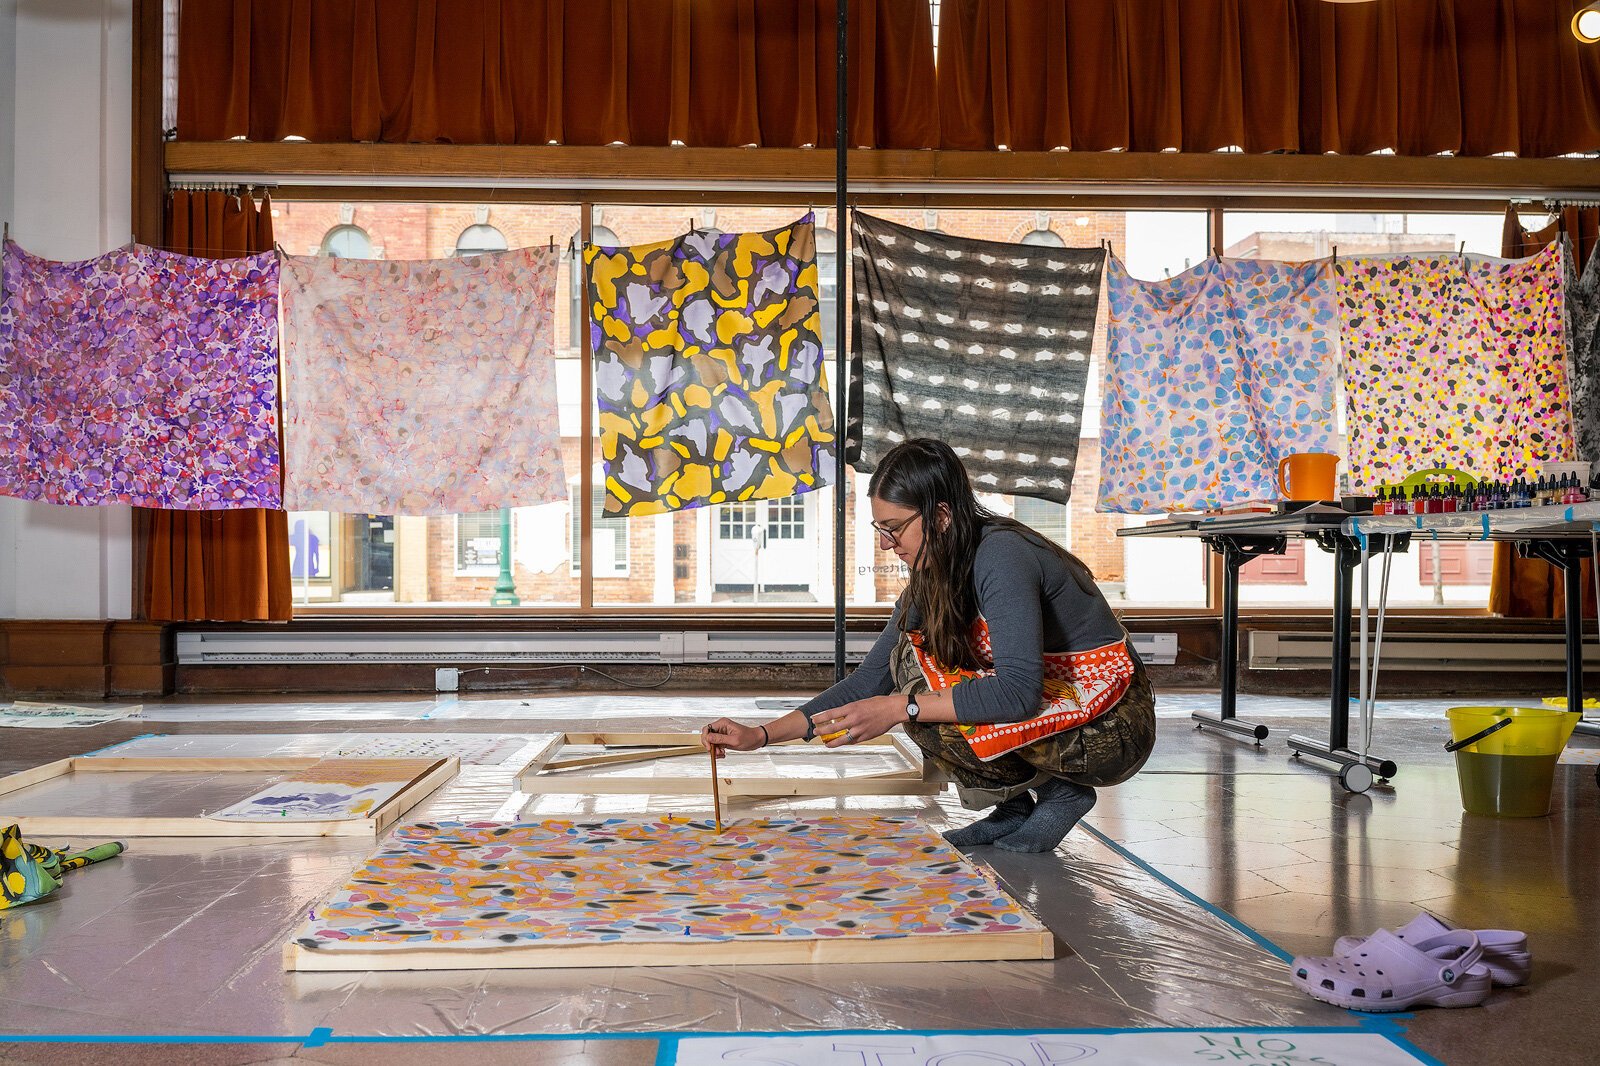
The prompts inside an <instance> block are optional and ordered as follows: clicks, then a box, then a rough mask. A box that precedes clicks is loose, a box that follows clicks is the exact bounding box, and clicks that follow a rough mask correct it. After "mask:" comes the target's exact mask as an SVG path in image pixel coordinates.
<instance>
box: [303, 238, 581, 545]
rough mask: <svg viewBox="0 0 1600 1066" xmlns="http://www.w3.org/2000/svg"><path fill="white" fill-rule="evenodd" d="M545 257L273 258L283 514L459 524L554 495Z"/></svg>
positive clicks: (549, 274)
mask: <svg viewBox="0 0 1600 1066" xmlns="http://www.w3.org/2000/svg"><path fill="white" fill-rule="evenodd" d="M559 261H560V252H559V251H557V250H554V249H549V248H517V249H513V250H511V251H507V252H489V253H485V254H482V255H468V256H462V257H461V258H459V259H432V260H418V261H414V262H404V261H402V262H385V261H378V260H366V259H326V258H320V257H308V256H293V255H286V256H284V257H283V328H284V343H283V365H284V422H285V425H286V429H285V432H286V435H287V440H286V441H285V451H286V458H287V471H286V478H285V499H286V504H285V506H286V507H288V508H289V509H290V510H307V511H320V510H327V511H344V512H349V513H357V514H360V513H366V514H407V515H430V514H465V513H472V512H477V511H490V510H495V509H497V508H500V507H530V506H534V505H536V504H541V503H549V502H551V501H553V500H563V499H565V498H566V497H567V482H566V473H565V470H564V468H563V466H562V462H561V428H560V423H559V421H558V418H557V409H556V376H555V353H554V340H555V320H554V317H553V310H554V299H555V281H556V269H557V266H558V264H559Z"/></svg>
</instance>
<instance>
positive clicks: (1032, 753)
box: [890, 636, 1156, 810]
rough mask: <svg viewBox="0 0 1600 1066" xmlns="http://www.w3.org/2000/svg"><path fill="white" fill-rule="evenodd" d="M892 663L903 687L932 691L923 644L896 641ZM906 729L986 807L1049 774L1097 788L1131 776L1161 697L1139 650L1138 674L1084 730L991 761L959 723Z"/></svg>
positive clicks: (968, 800) (1144, 751)
mask: <svg viewBox="0 0 1600 1066" xmlns="http://www.w3.org/2000/svg"><path fill="white" fill-rule="evenodd" d="M890 670H891V671H892V673H893V677H894V684H895V690H896V691H897V692H903V693H905V694H907V695H913V696H914V695H920V694H922V693H924V692H927V691H929V688H928V683H927V681H926V679H924V678H923V676H922V670H921V669H920V668H919V667H918V666H917V659H916V651H915V649H914V648H913V647H912V645H911V642H910V641H909V640H907V639H906V638H905V637H904V636H902V637H901V638H900V643H899V645H898V646H897V647H896V648H895V652H894V657H893V659H892V660H891V662H890ZM905 730H906V736H908V737H910V738H911V740H912V741H914V742H915V743H916V745H917V747H919V748H921V749H922V752H923V754H924V755H925V756H926V757H927V758H929V759H932V760H933V761H934V762H935V763H937V764H938V765H939V766H940V767H942V768H943V769H944V770H945V772H947V773H948V774H949V775H950V776H951V777H952V778H954V779H955V782H956V786H957V790H958V791H959V792H960V794H961V802H962V803H963V804H964V805H965V806H967V807H970V808H973V809H975V810H981V809H983V808H984V807H991V806H993V805H994V804H996V803H999V802H1001V801H1003V800H1006V799H1010V798H1011V797H1012V796H1015V795H1017V794H1019V793H1021V792H1025V791H1027V790H1028V789H1029V788H1032V787H1034V786H1036V785H1037V784H1038V783H1039V782H1040V781H1041V780H1043V779H1044V778H1046V777H1060V778H1065V779H1066V780H1068V781H1071V782H1073V783H1074V784H1079V785H1088V786H1090V787H1099V786H1104V785H1116V784H1120V783H1121V782H1123V781H1126V780H1127V779H1128V778H1130V777H1132V776H1133V775H1134V774H1136V773H1138V772H1139V768H1140V767H1142V766H1143V765H1144V764H1145V760H1146V759H1148V758H1149V757H1150V752H1151V749H1153V748H1154V747H1155V742H1156V700H1155V693H1154V692H1153V691H1152V690H1151V688H1150V678H1149V677H1148V675H1146V673H1145V669H1144V664H1143V663H1141V662H1140V661H1139V658H1138V656H1137V655H1135V656H1134V673H1133V680H1132V681H1131V682H1130V683H1129V684H1128V691H1127V693H1126V694H1124V695H1123V697H1122V699H1121V700H1119V701H1117V703H1116V705H1115V706H1113V707H1112V708H1111V709H1110V710H1108V711H1106V712H1105V713H1104V714H1102V715H1101V716H1100V717H1098V718H1096V719H1094V721H1092V722H1086V723H1084V724H1083V725H1081V726H1079V727H1077V728H1076V729H1068V730H1065V731H1063V732H1060V733H1057V734H1055V735H1054V736H1049V737H1045V738H1044V739H1043V740H1038V741H1035V742H1034V743H1032V744H1029V745H1027V746H1026V747H1022V748H1018V749H1017V750H1016V751H1013V752H1008V753H1007V754H1005V755H1002V756H1000V757H999V758H998V759H993V760H991V761H989V762H984V761H982V760H981V759H979V758H978V757H977V756H976V755H974V754H973V752H972V746H971V745H970V744H968V743H967V740H966V738H965V737H963V736H962V735H961V731H960V730H959V729H958V728H956V726H955V725H954V724H951V723H947V722H939V723H933V722H929V723H926V724H923V723H908V724H907V725H906V727H905Z"/></svg>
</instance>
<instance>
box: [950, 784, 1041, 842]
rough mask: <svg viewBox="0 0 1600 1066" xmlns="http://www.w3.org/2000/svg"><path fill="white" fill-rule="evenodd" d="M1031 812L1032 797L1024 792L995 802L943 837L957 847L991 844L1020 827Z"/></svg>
mask: <svg viewBox="0 0 1600 1066" xmlns="http://www.w3.org/2000/svg"><path fill="white" fill-rule="evenodd" d="M1032 812H1033V797H1032V796H1030V795H1028V794H1027V793H1026V792H1024V793H1022V794H1021V795H1020V796H1013V797H1011V798H1010V799H1008V800H1004V801H1003V802H1001V803H999V804H997V805H996V806H995V809H994V810H992V811H990V812H989V813H988V814H987V815H986V816H984V817H983V818H980V819H978V820H977V821H976V822H973V823H972V824H971V825H965V826H962V827H961V828H960V829H952V830H950V831H949V832H948V833H946V834H945V835H944V838H945V839H946V840H948V841H949V842H950V843H952V844H954V845H955V846H956V847H958V848H970V847H974V846H976V845H978V844H993V843H994V842H995V841H996V840H999V839H1000V838H1001V837H1003V836H1005V835H1006V834H1008V833H1013V832H1015V831H1016V830H1018V829H1021V828H1022V824H1023V823H1024V822H1026V821H1027V820H1028V815H1029V814H1031V813H1032Z"/></svg>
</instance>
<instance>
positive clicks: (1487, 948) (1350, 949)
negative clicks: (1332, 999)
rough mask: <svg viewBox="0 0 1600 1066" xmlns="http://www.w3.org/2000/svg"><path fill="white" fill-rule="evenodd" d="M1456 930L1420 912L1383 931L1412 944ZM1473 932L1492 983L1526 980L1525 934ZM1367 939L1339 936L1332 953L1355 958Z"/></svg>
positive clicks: (1530, 962)
mask: <svg viewBox="0 0 1600 1066" xmlns="http://www.w3.org/2000/svg"><path fill="white" fill-rule="evenodd" d="M1459 928H1460V926H1456V925H1451V924H1450V923H1449V922H1447V921H1445V920H1444V919H1442V918H1437V917H1435V916H1434V915H1432V914H1429V913H1428V912H1427V911H1423V912H1422V913H1421V914H1419V915H1417V916H1416V917H1415V918H1413V919H1411V920H1410V921H1409V922H1407V923H1406V924H1405V925H1402V926H1401V927H1400V928H1398V929H1394V930H1385V931H1386V932H1392V933H1393V934H1394V936H1395V938H1396V939H1398V940H1404V941H1405V942H1406V943H1408V944H1415V943H1416V942H1417V941H1419V940H1425V939H1427V938H1428V937H1432V936H1438V935H1439V934H1440V933H1448V932H1450V931H1452V930H1455V929H1459ZM1472 933H1473V935H1474V936H1476V937H1477V938H1478V943H1479V944H1481V945H1483V964H1484V966H1486V967H1488V969H1489V976H1490V977H1491V978H1493V979H1494V983H1495V984H1497V985H1503V986H1505V987H1508V988H1509V987H1511V986H1513V985H1520V984H1523V983H1525V982H1526V981H1527V980H1528V972H1529V971H1530V970H1531V969H1532V968H1533V957H1532V956H1531V955H1529V954H1528V934H1527V933H1521V932H1518V931H1517V930H1515V929H1474V930H1472ZM1367 939H1368V938H1367V937H1364V936H1342V937H1340V938H1339V939H1338V940H1335V941H1334V942H1333V953H1334V954H1335V955H1346V956H1348V955H1354V954H1356V953H1358V952H1359V951H1360V950H1361V946H1362V945H1363V944H1365V943H1366V942H1367Z"/></svg>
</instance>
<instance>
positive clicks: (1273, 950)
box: [1079, 822, 1294, 962]
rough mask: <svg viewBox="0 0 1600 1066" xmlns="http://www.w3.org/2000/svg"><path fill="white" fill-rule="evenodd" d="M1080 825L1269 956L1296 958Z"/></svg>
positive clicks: (1124, 849) (1119, 846)
mask: <svg viewBox="0 0 1600 1066" xmlns="http://www.w3.org/2000/svg"><path fill="white" fill-rule="evenodd" d="M1079 824H1080V825H1082V826H1083V827H1084V828H1085V829H1087V830H1088V831H1089V832H1090V833H1091V834H1092V835H1093V836H1094V838H1095V839H1096V840H1098V841H1100V843H1102V844H1104V845H1105V846H1106V847H1108V848H1110V849H1111V850H1112V851H1114V852H1116V853H1117V854H1118V855H1121V856H1122V857H1123V858H1124V859H1127V860H1128V861H1129V862H1131V863H1133V864H1134V865H1135V866H1137V867H1138V868H1139V869H1141V870H1143V871H1144V872H1145V873H1147V874H1149V875H1150V876H1151V877H1154V878H1155V879H1156V880H1157V881H1160V882H1161V883H1162V884H1164V885H1166V886H1167V887H1168V888H1170V889H1172V890H1173V891H1174V892H1176V893H1178V895H1180V896H1182V897H1183V898H1184V899H1187V900H1188V901H1189V902H1191V903H1193V904H1195V905H1196V906H1198V907H1200V908H1201V909H1202V910H1205V911H1207V912H1208V913H1210V914H1211V915H1212V916H1213V917H1214V918H1216V919H1217V920H1218V921H1220V922H1222V923H1223V924H1224V925H1226V926H1228V927H1230V928H1232V929H1233V930H1234V931H1235V932H1238V933H1240V934H1241V935H1243V936H1244V937H1245V938H1246V939H1247V940H1249V941H1250V942H1251V943H1253V944H1255V945H1256V946H1257V947H1259V948H1261V949H1262V950H1263V951H1265V952H1267V954H1269V955H1272V956H1273V957H1274V958H1277V959H1279V960H1281V961H1283V962H1288V961H1289V960H1291V959H1293V958H1294V956H1293V955H1291V954H1289V953H1288V952H1287V951H1285V950H1283V949H1282V948H1280V947H1279V946H1278V945H1277V944H1274V943H1273V942H1272V941H1270V940H1268V939H1267V938H1266V937H1264V936H1262V935H1261V934H1260V933H1258V932H1256V931H1255V930H1254V929H1252V928H1250V927H1249V926H1248V925H1246V924H1245V923H1243V922H1241V921H1240V920H1239V919H1237V918H1235V917H1234V916H1233V915H1231V914H1229V913H1228V912H1227V911H1225V910H1223V909H1222V908H1221V907H1218V906H1216V905H1215V904H1213V903H1211V902H1209V901H1207V900H1204V899H1201V898H1200V897H1199V896H1197V895H1195V894H1194V893H1193V892H1191V891H1189V890H1188V889H1187V888H1184V887H1183V886H1182V885H1180V884H1178V882H1176V881H1174V880H1173V879H1172V878H1170V877H1168V876H1167V875H1166V874H1164V873H1162V872H1161V871H1160V870H1158V869H1156V868H1155V867H1154V866H1151V865H1150V864H1149V863H1147V862H1145V861H1144V860H1143V859H1141V858H1139V856H1137V855H1135V854H1134V853H1133V852H1131V851H1129V850H1128V849H1127V848H1125V847H1123V846H1122V845H1121V844H1118V843H1117V842H1116V841H1115V840H1112V839H1111V838H1110V837H1108V836H1106V835H1105V834H1104V833H1102V832H1100V830H1098V829H1096V828H1095V827H1094V826H1092V825H1090V824H1088V823H1087V822H1080V823H1079Z"/></svg>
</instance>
